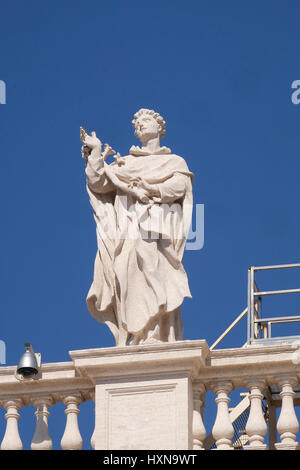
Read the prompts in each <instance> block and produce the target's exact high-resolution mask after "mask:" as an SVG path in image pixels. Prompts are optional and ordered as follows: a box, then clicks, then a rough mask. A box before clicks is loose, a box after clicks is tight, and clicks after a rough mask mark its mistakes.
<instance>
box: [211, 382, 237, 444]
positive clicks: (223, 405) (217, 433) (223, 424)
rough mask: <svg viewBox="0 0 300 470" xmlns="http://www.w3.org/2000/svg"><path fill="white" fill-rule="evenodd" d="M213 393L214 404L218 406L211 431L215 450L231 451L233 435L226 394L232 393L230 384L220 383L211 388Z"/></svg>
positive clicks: (228, 400)
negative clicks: (214, 395)
mask: <svg viewBox="0 0 300 470" xmlns="http://www.w3.org/2000/svg"><path fill="white" fill-rule="evenodd" d="M213 391H214V392H215V394H216V395H217V398H216V399H215V402H216V403H217V405H218V411H217V417H216V421H215V424H214V426H213V429H212V435H213V437H214V439H215V441H216V446H217V449H219V450H233V445H232V442H231V439H232V438H233V435H234V428H233V426H232V423H231V421H230V417H229V410H228V403H229V402H230V398H229V397H228V394H229V393H230V392H231V391H232V383H231V382H222V383H221V382H220V383H217V384H215V385H214V386H213Z"/></svg>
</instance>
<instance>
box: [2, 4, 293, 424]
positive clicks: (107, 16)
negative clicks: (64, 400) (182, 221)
mask: <svg viewBox="0 0 300 470" xmlns="http://www.w3.org/2000/svg"><path fill="white" fill-rule="evenodd" d="M299 31H300V6H299V2H296V1H294V0H289V2H288V3H287V2H284V1H272V2H271V1H268V0H265V1H264V2H261V1H257V0H252V1H251V2H250V1H243V2H240V1H237V0H236V1H235V0H227V1H226V2H224V1H222V0H218V1H208V0H207V1H204V0H201V1H198V0H197V1H196V0H188V1H187V2H182V1H178V0H172V2H171V1H169V0H168V1H167V0H164V1H161V0H160V1H159V0H153V1H151V2H145V1H135V0H131V1H121V0H112V1H110V2H103V1H92V0H86V1H85V2H84V3H82V2H79V1H74V0H73V1H68V0H63V1H58V0H51V2H49V1H48V2H39V1H36V0H28V1H26V2H25V1H20V0H19V1H16V0H14V1H11V2H2V5H1V17H0V48H1V63H0V80H3V81H5V83H6V86H7V98H6V100H7V104H6V105H1V106H0V148H1V154H2V159H1V168H2V171H1V174H2V181H1V184H0V205H1V245H0V259H1V264H0V280H1V306H0V309H1V314H0V315H1V316H0V318H1V323H0V325H1V328H0V332H1V334H0V337H1V339H2V340H4V341H5V342H6V345H7V364H8V365H12V364H16V363H17V361H18V359H19V356H20V354H21V353H22V352H23V343H24V342H25V341H30V342H31V343H32V344H33V346H34V348H35V350H36V351H40V352H41V353H42V359H43V361H44V362H57V361H67V360H69V355H68V351H69V350H74V349H85V348H93V347H105V346H113V344H114V343H113V337H112V335H111V334H110V332H109V330H108V329H107V328H106V327H105V326H104V325H101V324H98V323H97V322H96V321H95V320H94V319H93V318H92V317H91V316H90V314H89V312H88V310H87V308H86V305H85V297H86V294H87V292H88V289H89V287H90V284H91V282H92V276H93V263H94V257H95V254H96V235H95V226H94V220H93V216H92V210H91V208H90V205H89V200H88V196H87V194H86V190H85V177H84V163H83V161H82V159H81V155H80V147H81V144H80V141H79V126H80V125H83V126H84V127H86V128H87V129H89V130H93V129H94V130H96V132H97V134H98V136H99V137H100V138H101V139H102V140H103V141H104V142H109V143H110V144H111V145H112V146H113V147H114V148H115V149H116V150H118V151H119V152H120V153H121V154H123V155H126V154H127V153H128V150H129V148H130V146H131V145H132V144H137V143H138V142H137V141H136V139H135V137H134V135H133V129H132V125H131V120H132V116H133V114H134V113H135V112H136V111H137V110H138V109H139V108H141V107H146V108H151V109H155V110H156V111H158V112H160V113H161V114H162V116H163V117H164V118H165V120H166V122H167V133H166V136H165V137H164V139H163V141H162V144H163V145H167V146H169V147H171V149H172V151H173V152H174V153H176V154H178V155H181V156H183V157H184V158H185V160H186V161H187V163H188V166H189V168H190V170H191V171H193V172H194V174H195V180H194V199H195V203H202V204H204V205H205V244H204V247H203V249H202V250H200V251H186V253H185V256H184V266H185V269H186V271H187V273H188V277H189V282H190V288H191V292H192V295H193V298H192V299H186V300H185V302H184V304H183V308H182V310H183V321H184V328H185V333H184V339H206V340H207V342H208V344H212V343H213V342H214V341H215V339H216V338H217V337H218V336H219V335H220V334H221V333H222V332H223V330H224V329H225V328H226V327H227V326H228V325H229V323H231V321H232V320H233V319H234V318H235V317H236V316H237V315H238V314H239V313H240V312H241V311H242V310H243V309H244V307H245V306H246V303H247V269H248V267H249V266H251V265H258V266H259V265H268V264H285V263H296V262H299V261H300V259H299V239H300V222H299V186H300V185H299V182H300V181H299V180H300V178H299V171H300V159H299V148H300V105H298V106H297V105H294V104H293V103H292V101H291V93H292V89H291V84H292V82H293V81H294V80H297V79H300V71H299V55H300V41H299ZM261 280H262V284H263V285H264V287H267V288H284V287H290V288H292V287H294V288H295V287H299V272H298V271H297V272H293V273H292V275H290V274H282V275H279V274H278V273H276V274H274V275H273V274H270V275H263V276H261ZM296 297H297V296H295V297H294V298H293V299H294V300H291V299H285V302H286V304H282V309H284V311H283V310H281V313H286V312H287V311H288V309H290V311H288V313H291V314H292V313H295V314H299V313H300V312H299V310H298V311H297V301H296V300H295V299H296ZM297 299H299V297H297ZM280 302H281V301H280ZM270 305H271V304H270ZM277 307H278V304H276V305H273V304H272V305H271V307H270V309H269V311H268V313H273V310H272V309H273V308H274V309H275V308H277ZM280 307H281V304H280ZM297 328H298V327H297V326H293V332H294V334H295V333H296V329H297ZM298 331H299V328H298ZM245 341H246V322H244V323H242V324H241V325H240V326H238V327H237V328H236V329H235V331H234V332H232V334H231V335H230V336H229V337H228V339H226V340H225V341H224V343H223V346H224V347H239V346H241V345H242V344H244V343H245ZM20 423H21V421H20Z"/></svg>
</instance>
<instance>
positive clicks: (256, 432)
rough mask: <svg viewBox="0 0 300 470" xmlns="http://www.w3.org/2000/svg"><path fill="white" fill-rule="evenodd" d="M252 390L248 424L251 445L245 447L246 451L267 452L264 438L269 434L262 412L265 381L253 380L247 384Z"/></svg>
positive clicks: (247, 430) (247, 431)
mask: <svg viewBox="0 0 300 470" xmlns="http://www.w3.org/2000/svg"><path fill="white" fill-rule="evenodd" d="M247 387H248V389H249V390H250V396H249V400H250V413H249V418H248V421H247V424H246V433H247V436H248V437H249V442H250V444H249V445H247V446H244V449H245V450H266V448H267V445H266V444H265V443H264V436H265V434H266V432H267V424H266V421H265V418H264V414H263V410H262V399H263V398H264V396H263V394H262V393H261V391H262V390H264V388H265V382H264V381H263V380H261V381H260V380H253V381H251V382H248V383H247Z"/></svg>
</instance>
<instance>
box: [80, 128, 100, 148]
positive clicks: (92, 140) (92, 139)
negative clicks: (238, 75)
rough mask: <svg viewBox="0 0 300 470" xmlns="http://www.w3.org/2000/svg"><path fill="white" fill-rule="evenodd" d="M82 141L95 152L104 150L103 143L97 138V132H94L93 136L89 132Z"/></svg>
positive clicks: (82, 137)
mask: <svg viewBox="0 0 300 470" xmlns="http://www.w3.org/2000/svg"><path fill="white" fill-rule="evenodd" d="M81 141H82V143H83V144H84V145H85V146H86V147H88V148H89V149H91V150H94V149H95V148H99V149H100V151H101V149H102V142H101V140H100V139H98V137H97V136H96V132H95V131H92V133H91V135H89V134H88V133H87V132H85V133H84V134H82V136H81Z"/></svg>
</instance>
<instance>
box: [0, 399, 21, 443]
mask: <svg viewBox="0 0 300 470" xmlns="http://www.w3.org/2000/svg"><path fill="white" fill-rule="evenodd" d="M23 406H24V403H23V401H22V400H21V399H11V400H5V401H4V402H3V407H4V408H5V409H6V411H7V413H6V415H5V419H6V430H5V434H4V437H3V440H2V443H1V450H22V449H23V445H22V441H21V438H20V434H19V429H18V420H19V418H20V415H19V413H18V410H19V409H20V408H22V407H23Z"/></svg>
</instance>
